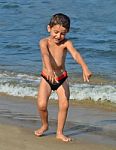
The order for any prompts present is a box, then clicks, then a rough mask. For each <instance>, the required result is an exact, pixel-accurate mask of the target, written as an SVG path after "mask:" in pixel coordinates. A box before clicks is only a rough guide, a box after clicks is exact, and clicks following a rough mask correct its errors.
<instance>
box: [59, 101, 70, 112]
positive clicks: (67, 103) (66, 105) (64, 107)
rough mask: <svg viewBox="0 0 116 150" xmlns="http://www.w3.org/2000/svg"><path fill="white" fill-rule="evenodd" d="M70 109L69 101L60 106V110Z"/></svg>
mask: <svg viewBox="0 0 116 150" xmlns="http://www.w3.org/2000/svg"><path fill="white" fill-rule="evenodd" d="M68 108H69V102H68V100H66V101H65V102H62V103H61V104H60V109H62V110H67V109H68Z"/></svg>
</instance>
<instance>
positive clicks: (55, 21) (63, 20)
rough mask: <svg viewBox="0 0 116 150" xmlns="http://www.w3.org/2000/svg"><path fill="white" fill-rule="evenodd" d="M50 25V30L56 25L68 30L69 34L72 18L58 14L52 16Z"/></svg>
mask: <svg viewBox="0 0 116 150" xmlns="http://www.w3.org/2000/svg"><path fill="white" fill-rule="evenodd" d="M48 25H49V27H50V28H52V27H53V26H55V25H60V26H62V27H64V28H66V30H67V32H68V31H69V29H70V18H69V17H68V16H66V15H64V14H62V13H58V14H55V15H53V16H52V18H51V20H50V22H49V24H48Z"/></svg>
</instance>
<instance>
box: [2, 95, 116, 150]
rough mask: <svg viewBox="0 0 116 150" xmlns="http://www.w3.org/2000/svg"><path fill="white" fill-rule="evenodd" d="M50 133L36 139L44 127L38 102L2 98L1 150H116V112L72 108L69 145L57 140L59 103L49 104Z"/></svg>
mask: <svg viewBox="0 0 116 150" xmlns="http://www.w3.org/2000/svg"><path fill="white" fill-rule="evenodd" d="M48 112H49V130H48V131H47V132H45V134H44V135H43V136H42V137H36V136H35V135H34V130H36V129H37V128H38V127H40V117H39V114H38V111H37V107H36V100H35V99H31V98H25V99H24V98H19V97H12V96H0V149H1V150H7V149H14V150H21V149H24V150H27V149H28V150H30V149H40V150H46V149H48V150H49V149H50V150H53V149H55V150H59V149H60V150H65V149H67V150H69V149H72V150H77V149H78V150H83V149H86V150H90V149H95V150H114V149H115V146H116V143H115V140H116V120H115V116H116V112H114V111H106V110H103V109H100V108H93V107H85V106H78V105H77V106H76V105H72V104H70V109H69V114H68V118H67V122H66V125H65V129H64V133H65V135H67V136H70V137H71V138H72V141H71V142H68V143H65V142H62V141H60V140H57V139H56V137H55V133H56V127H57V112H58V107H57V104H56V103H51V102H50V104H49V107H48Z"/></svg>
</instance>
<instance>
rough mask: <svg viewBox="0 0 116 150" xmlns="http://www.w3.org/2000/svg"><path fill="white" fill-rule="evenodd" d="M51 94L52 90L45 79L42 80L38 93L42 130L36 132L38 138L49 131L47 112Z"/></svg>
mask: <svg viewBox="0 0 116 150" xmlns="http://www.w3.org/2000/svg"><path fill="white" fill-rule="evenodd" d="M50 94H51V88H50V86H49V85H48V83H47V82H46V81H45V79H43V78H42V80H41V82H40V86H39V92H38V101H37V106H38V111H39V113H40V118H41V124H42V126H41V128H39V129H38V130H36V131H35V135H36V136H41V135H42V134H43V133H44V132H45V131H46V130H47V129H48V111H47V104H48V99H49V96H50Z"/></svg>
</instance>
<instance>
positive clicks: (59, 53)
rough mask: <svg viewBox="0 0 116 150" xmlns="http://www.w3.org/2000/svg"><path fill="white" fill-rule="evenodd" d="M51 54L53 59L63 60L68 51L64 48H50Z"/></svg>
mask: <svg viewBox="0 0 116 150" xmlns="http://www.w3.org/2000/svg"><path fill="white" fill-rule="evenodd" d="M49 54H50V57H51V58H54V59H61V58H62V57H63V56H65V54H66V49H64V48H62V47H50V48H49Z"/></svg>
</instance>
